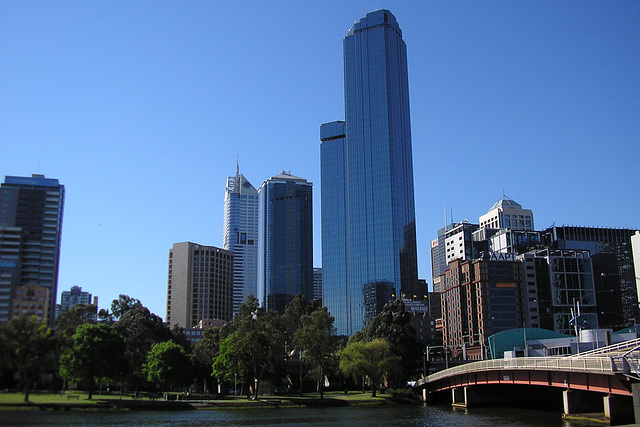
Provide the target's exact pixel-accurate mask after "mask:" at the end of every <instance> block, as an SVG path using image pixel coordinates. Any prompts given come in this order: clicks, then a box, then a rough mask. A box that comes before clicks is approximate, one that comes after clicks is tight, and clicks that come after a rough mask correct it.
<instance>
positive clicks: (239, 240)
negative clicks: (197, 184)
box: [223, 165, 258, 314]
mask: <svg viewBox="0 0 640 427" xmlns="http://www.w3.org/2000/svg"><path fill="white" fill-rule="evenodd" d="M223 233H224V236H223V247H224V249H225V250H227V251H231V252H233V262H234V264H233V312H234V314H235V313H236V312H237V311H238V306H239V305H240V304H241V303H243V302H245V301H246V300H247V297H248V296H249V295H250V294H253V295H254V296H256V295H257V291H258V190H256V189H255V187H254V186H253V185H251V183H250V182H249V181H248V180H247V178H245V177H244V175H242V174H241V173H240V170H239V168H238V167H237V165H236V174H235V176H230V177H228V179H227V188H226V190H225V193H224V230H223Z"/></svg>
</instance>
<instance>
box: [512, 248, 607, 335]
mask: <svg viewBox="0 0 640 427" xmlns="http://www.w3.org/2000/svg"><path fill="white" fill-rule="evenodd" d="M517 258H518V259H519V260H520V261H522V264H523V271H524V272H523V275H524V277H523V287H524V289H523V296H524V298H523V304H524V307H525V318H526V324H525V325H523V326H526V327H530V328H543V329H548V330H551V331H555V332H559V333H562V334H567V335H571V334H574V335H575V329H574V327H573V326H572V325H571V319H573V318H574V317H575V316H577V310H578V307H579V308H580V314H581V315H583V316H584V318H586V319H587V320H588V325H584V326H587V327H588V328H598V316H597V313H596V297H597V296H598V295H596V290H595V285H594V280H593V279H594V276H593V266H592V263H591V256H590V254H589V251H587V250H567V249H549V248H547V249H539V250H532V251H529V252H527V253H525V254H523V255H519V256H518V257H517Z"/></svg>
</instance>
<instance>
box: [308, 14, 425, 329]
mask: <svg viewBox="0 0 640 427" xmlns="http://www.w3.org/2000/svg"><path fill="white" fill-rule="evenodd" d="M343 48H344V76H345V77H344V79H345V81H344V85H345V90H344V92H345V120H344V121H337V122H331V123H325V124H323V125H322V126H321V127H320V139H321V140H322V145H321V172H322V260H323V261H322V269H323V302H324V304H325V305H326V306H327V307H328V309H329V311H330V312H331V315H332V316H334V317H335V319H336V321H335V324H336V328H337V330H338V333H339V334H346V335H351V334H353V333H355V332H356V331H358V330H360V329H361V328H362V327H364V326H365V323H366V322H365V313H367V315H366V317H369V314H368V313H371V310H372V309H374V308H375V307H369V306H367V301H369V304H373V303H374V301H379V300H380V298H391V299H393V298H401V297H402V295H406V296H410V295H413V294H415V293H416V292H414V291H415V290H416V286H417V281H418V267H417V251H416V229H415V206H414V195H413V160H412V154H411V123H410V117H409V85H408V74H407V52H406V46H405V43H404V41H403V40H402V31H401V30H400V27H399V25H398V23H397V22H396V18H395V16H393V14H392V13H391V12H389V11H388V10H377V11H375V12H371V13H368V14H367V15H366V16H365V17H364V18H362V19H360V20H359V21H357V22H356V23H355V24H353V26H352V27H351V29H350V30H349V32H348V33H347V35H346V36H345V38H344V42H343ZM390 287H391V289H392V292H391V293H390V295H389V288H390ZM372 291H375V293H376V295H375V296H374V295H372Z"/></svg>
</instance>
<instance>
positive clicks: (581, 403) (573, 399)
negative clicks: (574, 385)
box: [562, 390, 603, 415]
mask: <svg viewBox="0 0 640 427" xmlns="http://www.w3.org/2000/svg"><path fill="white" fill-rule="evenodd" d="M599 400H600V396H598V395H597V394H595V393H590V392H587V391H581V390H564V391H563V392H562V403H563V406H564V414H565V415H570V414H578V413H581V412H603V410H602V406H601V403H600V402H599Z"/></svg>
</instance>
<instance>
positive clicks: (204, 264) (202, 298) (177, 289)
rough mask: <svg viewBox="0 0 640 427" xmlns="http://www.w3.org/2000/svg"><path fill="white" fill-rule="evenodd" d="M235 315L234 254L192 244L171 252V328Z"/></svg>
mask: <svg viewBox="0 0 640 427" xmlns="http://www.w3.org/2000/svg"><path fill="white" fill-rule="evenodd" d="M232 314H233V252H230V251H225V250H224V249H220V248H216V247H215V246H203V245H198V244H196V243H191V242H183V243H174V244H173V248H172V249H170V250H169V271H168V280H167V317H166V319H165V321H166V322H167V323H168V324H169V327H174V326H176V325H178V326H180V327H182V328H193V327H195V326H196V325H198V324H199V323H200V322H203V323H211V322H213V321H216V320H222V321H229V320H231V317H232Z"/></svg>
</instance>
